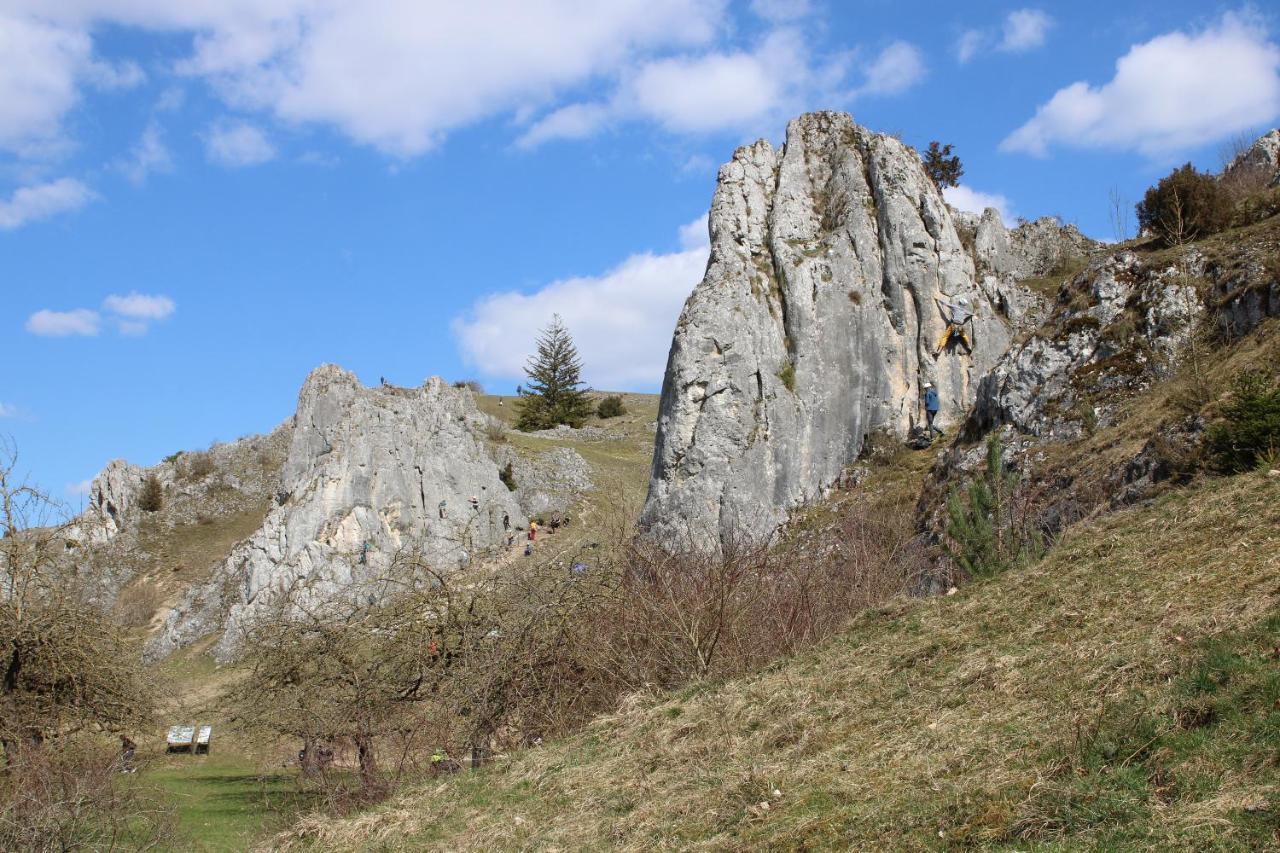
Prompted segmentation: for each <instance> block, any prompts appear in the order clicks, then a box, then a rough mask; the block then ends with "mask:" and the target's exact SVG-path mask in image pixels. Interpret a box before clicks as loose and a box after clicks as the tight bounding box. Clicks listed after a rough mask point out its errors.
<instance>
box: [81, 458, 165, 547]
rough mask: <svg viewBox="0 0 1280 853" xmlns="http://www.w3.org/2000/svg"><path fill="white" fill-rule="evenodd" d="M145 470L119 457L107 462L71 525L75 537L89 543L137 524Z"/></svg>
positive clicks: (107, 539)
mask: <svg viewBox="0 0 1280 853" xmlns="http://www.w3.org/2000/svg"><path fill="white" fill-rule="evenodd" d="M146 477H147V472H146V470H145V469H143V468H140V467H138V466H137V465H130V464H129V463H128V462H126V461H124V460H123V459H113V460H112V461H111V462H109V463H107V467H106V468H103V469H102V471H101V473H99V474H98V476H97V477H94V478H93V484H92V485H91V486H90V487H89V503H88V505H87V506H86V507H85V511H84V513H83V514H82V515H81V517H80V519H79V523H78V524H77V525H75V527H73V528H72V532H73V533H74V534H77V535H78V536H77V538H82V539H85V540H87V541H89V542H91V543H93V544H102V543H104V542H108V541H110V540H111V539H114V538H115V537H116V536H118V535H119V534H120V533H121V532H122V531H123V530H126V529H128V528H129V527H132V526H134V525H136V524H137V519H138V515H139V513H140V512H141V510H139V509H138V507H137V501H138V495H139V494H140V493H141V491H142V484H143V481H145V480H146Z"/></svg>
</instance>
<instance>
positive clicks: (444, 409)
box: [148, 365, 524, 659]
mask: <svg viewBox="0 0 1280 853" xmlns="http://www.w3.org/2000/svg"><path fill="white" fill-rule="evenodd" d="M485 430H486V418H485V416H484V415H482V414H481V413H480V412H479V411H478V410H477V409H476V407H475V403H474V401H473V399H472V397H471V392H470V391H468V390H467V389H465V388H453V387H451V386H450V385H449V384H448V383H445V382H443V381H442V380H440V379H438V378H433V379H431V380H429V381H428V382H427V383H426V384H425V385H424V386H423V387H421V388H412V389H410V388H396V387H391V386H382V387H379V388H365V387H364V386H362V385H361V384H360V383H359V381H358V380H357V379H356V377H355V376H354V375H352V374H351V373H348V372H346V371H344V370H342V369H340V368H338V367H335V366H333V365H325V366H323V367H320V368H317V369H316V370H315V371H313V372H312V374H311V375H310V376H309V377H308V378H307V381H306V383H305V384H304V385H303V387H302V391H301V393H300V394H299V398H298V409H297V413H296V414H295V415H294V419H293V435H292V441H291V444H290V447H289V453H288V457H287V459H286V461H285V464H284V468H283V471H282V472H281V478H280V486H279V494H278V497H277V503H278V505H277V506H276V507H275V508H274V509H272V510H271V512H270V513H269V514H268V515H267V517H266V520H265V522H264V523H263V526H262V528H261V529H260V530H259V531H258V532H257V533H256V534H254V535H253V536H251V537H250V538H249V539H248V540H246V541H244V542H242V543H241V544H240V545H238V546H237V547H236V548H235V549H234V550H233V551H232V553H231V555H230V556H229V557H228V559H227V560H226V562H225V563H224V564H223V565H222V566H221V568H220V569H219V570H218V571H217V572H216V573H215V576H214V577H213V579H212V580H210V581H209V582H208V583H205V584H202V585H200V586H198V587H196V588H194V589H193V590H191V592H190V593H189V594H188V595H187V596H186V599H185V600H184V601H183V603H182V604H180V605H179V606H178V607H176V608H175V609H174V610H173V611H172V612H171V613H170V614H169V616H168V617H167V619H166V621H165V624H164V628H163V630H162V632H161V633H160V635H159V636H158V637H156V638H155V640H153V642H152V643H151V645H150V647H149V649H148V654H149V656H150V657H152V658H156V657H161V656H163V655H165V654H167V653H168V652H170V651H172V650H173V649H175V648H177V647H180V646H182V645H185V644H187V643H190V642H192V641H194V640H195V639H197V638H199V637H202V636H205V635H207V634H209V633H211V632H213V631H217V630H222V631H223V636H222V639H221V640H220V642H219V644H218V646H217V649H216V655H217V656H218V657H219V658H222V659H225V658H227V657H230V656H232V655H233V654H234V653H235V649H236V644H237V642H238V640H239V638H240V635H241V630H242V628H243V627H244V626H246V625H248V624H249V623H251V622H252V621H253V619H254V618H256V617H257V616H259V615H261V614H263V613H266V612H268V611H269V608H270V607H271V606H272V605H273V604H275V603H276V602H278V601H279V597H280V596H281V595H282V594H283V593H285V592H286V591H290V592H291V593H292V594H293V595H294V596H295V599H296V600H297V601H299V602H301V603H316V602H323V601H326V600H331V599H333V598H335V597H339V596H342V595H349V594H357V593H358V592H359V590H360V589H361V586H362V584H364V583H365V582H367V581H370V580H371V579H372V578H374V577H375V576H377V575H378V573H379V572H381V571H383V570H385V569H387V567H388V566H389V565H390V564H391V562H392V560H393V559H394V558H395V557H396V555H398V554H401V553H403V552H404V551H406V550H411V551H412V552H413V554H414V555H415V556H420V557H422V558H423V559H425V560H426V561H427V562H428V563H430V564H432V565H433V566H436V567H438V568H456V567H459V566H464V565H467V564H468V563H469V562H471V561H472V560H474V559H476V558H477V557H479V556H482V555H484V554H485V553H487V552H490V551H492V550H494V549H496V548H498V547H499V546H500V545H501V543H502V542H503V541H504V538H505V537H504V523H503V520H504V516H505V517H506V519H507V520H508V522H509V523H511V524H513V525H518V524H522V523H523V522H524V518H523V516H522V514H521V511H520V508H519V506H518V505H517V503H516V501H515V499H514V496H513V495H512V494H511V492H509V491H508V490H507V488H506V486H504V485H503V484H502V482H501V481H500V480H499V477H498V466H497V464H496V462H495V460H494V458H493V457H492V456H491V455H490V453H489V450H488V448H487V446H486V442H485Z"/></svg>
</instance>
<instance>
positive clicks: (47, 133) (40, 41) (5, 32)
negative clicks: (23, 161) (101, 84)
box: [0, 11, 93, 152]
mask: <svg viewBox="0 0 1280 853" xmlns="http://www.w3.org/2000/svg"><path fill="white" fill-rule="evenodd" d="M92 52H93V51H92V42H91V41H90V39H89V35H88V33H87V32H84V31H80V30H76V29H74V28H72V29H69V28H65V27H60V26H56V25H54V24H50V23H46V22H44V21H41V20H39V19H37V18H35V17H27V16H25V15H16V14H11V13H5V12H2V11H0V56H2V57H4V61H3V62H0V148H3V149H8V150H10V151H19V152H29V151H32V150H33V149H34V148H36V147H38V146H41V145H42V144H46V143H48V142H49V141H50V140H53V139H55V138H56V137H57V136H58V134H59V132H60V126H61V122H62V117H63V116H64V115H65V114H66V112H67V111H68V110H69V109H71V107H72V106H73V105H74V104H75V102H76V100H77V98H78V97H79V92H78V83H79V80H80V78H81V76H82V74H83V73H84V71H85V69H86V68H87V67H88V66H89V63H90V56H91V54H92Z"/></svg>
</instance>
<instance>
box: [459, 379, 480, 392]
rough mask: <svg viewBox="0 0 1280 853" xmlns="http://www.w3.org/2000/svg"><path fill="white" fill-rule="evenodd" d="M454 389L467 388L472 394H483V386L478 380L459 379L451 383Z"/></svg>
mask: <svg viewBox="0 0 1280 853" xmlns="http://www.w3.org/2000/svg"><path fill="white" fill-rule="evenodd" d="M453 387H454V388H459V389H461V388H469V389H470V390H471V393H472V394H483V393H484V386H483V385H481V384H480V380H479V379H459V380H458V381H456V382H454V383H453Z"/></svg>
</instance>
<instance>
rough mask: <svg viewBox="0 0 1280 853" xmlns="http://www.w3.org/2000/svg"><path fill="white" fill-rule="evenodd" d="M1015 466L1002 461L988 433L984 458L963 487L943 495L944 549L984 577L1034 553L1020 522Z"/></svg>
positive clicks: (1033, 543) (1001, 453)
mask: <svg viewBox="0 0 1280 853" xmlns="http://www.w3.org/2000/svg"><path fill="white" fill-rule="evenodd" d="M1020 479H1021V478H1020V477H1019V476H1018V472H1017V471H1016V470H1015V469H1012V468H1008V467H1006V466H1005V464H1004V444H1003V443H1002V442H1001V441H1000V437H999V436H998V435H992V436H991V437H990V438H988V439H987V462H986V467H985V468H984V469H983V472H982V474H981V475H980V476H978V477H977V478H976V479H974V480H973V481H972V482H971V483H969V484H968V486H966V487H965V488H963V489H962V488H960V487H959V486H953V487H952V489H951V493H950V494H949V495H948V496H947V537H948V538H949V539H950V542H948V543H947V545H946V550H947V553H948V554H949V555H950V557H951V559H952V560H954V561H955V563H956V565H958V566H960V568H962V569H964V571H965V572H966V573H967V574H969V575H970V576H972V577H988V576H990V575H994V574H998V573H1000V572H1002V571H1004V570H1005V569H1007V568H1009V567H1011V566H1013V565H1014V564H1016V563H1017V562H1018V561H1019V560H1021V559H1022V558H1023V557H1024V556H1028V555H1029V554H1031V553H1034V552H1035V550H1037V549H1036V547H1035V546H1036V540H1035V537H1034V536H1032V535H1029V534H1028V531H1027V530H1026V529H1025V527H1024V526H1023V525H1022V524H1021V523H1020V521H1021V520H1020V519H1019V518H1018V513H1017V506H1016V500H1015V498H1016V494H1017V489H1018V483H1019V481H1020Z"/></svg>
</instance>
